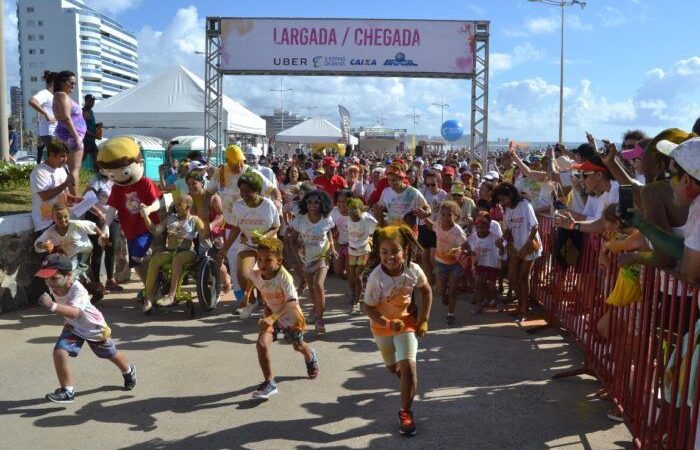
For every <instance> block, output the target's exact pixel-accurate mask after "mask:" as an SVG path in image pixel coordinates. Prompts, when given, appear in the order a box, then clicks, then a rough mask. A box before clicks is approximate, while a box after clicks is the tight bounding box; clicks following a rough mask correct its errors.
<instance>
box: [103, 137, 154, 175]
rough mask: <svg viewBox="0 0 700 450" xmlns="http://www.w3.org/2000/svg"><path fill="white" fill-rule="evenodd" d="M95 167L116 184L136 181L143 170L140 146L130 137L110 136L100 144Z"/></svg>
mask: <svg viewBox="0 0 700 450" xmlns="http://www.w3.org/2000/svg"><path fill="white" fill-rule="evenodd" d="M97 167H98V168H99V169H100V173H101V174H102V175H104V176H106V177H107V178H109V179H110V180H112V181H114V182H115V183H116V184H118V185H121V186H129V185H131V184H134V183H137V182H138V181H139V180H140V179H141V178H142V177H143V171H144V166H143V157H142V156H141V147H139V145H138V144H137V143H136V141H135V140H133V139H132V138H130V137H126V136H121V137H116V138H112V139H110V140H108V141H107V142H105V143H103V144H101V145H100V150H99V152H98V153H97Z"/></svg>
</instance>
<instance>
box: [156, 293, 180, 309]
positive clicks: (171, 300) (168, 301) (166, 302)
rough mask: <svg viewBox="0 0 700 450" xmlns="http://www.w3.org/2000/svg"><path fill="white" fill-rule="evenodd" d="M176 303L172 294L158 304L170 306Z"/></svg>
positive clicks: (157, 303)
mask: <svg viewBox="0 0 700 450" xmlns="http://www.w3.org/2000/svg"><path fill="white" fill-rule="evenodd" d="M174 302H175V296H174V295H170V294H165V295H164V296H162V297H161V298H160V299H159V300H158V301H157V302H156V305H158V306H170V305H172V304H173V303H174Z"/></svg>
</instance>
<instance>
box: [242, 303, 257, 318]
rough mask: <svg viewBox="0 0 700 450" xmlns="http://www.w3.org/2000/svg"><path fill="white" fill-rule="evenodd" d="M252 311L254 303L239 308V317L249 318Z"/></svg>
mask: <svg viewBox="0 0 700 450" xmlns="http://www.w3.org/2000/svg"><path fill="white" fill-rule="evenodd" d="M253 311H255V303H251V304H250V305H248V306H246V307H245V308H241V319H250V317H251V316H252V315H253Z"/></svg>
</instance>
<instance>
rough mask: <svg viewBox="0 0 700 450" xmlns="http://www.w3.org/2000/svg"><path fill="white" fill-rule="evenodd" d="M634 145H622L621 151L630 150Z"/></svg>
mask: <svg viewBox="0 0 700 450" xmlns="http://www.w3.org/2000/svg"><path fill="white" fill-rule="evenodd" d="M635 145H636V144H622V150H632V149H633V148H634V146H635Z"/></svg>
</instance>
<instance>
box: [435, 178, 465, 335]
mask: <svg viewBox="0 0 700 450" xmlns="http://www.w3.org/2000/svg"><path fill="white" fill-rule="evenodd" d="M454 186H455V185H453V186H452V187H453V188H454ZM459 215H460V207H459V205H458V204H457V203H455V202H453V201H452V200H447V201H446V202H444V203H443V204H442V205H440V210H439V212H438V219H437V222H435V223H433V222H432V221H431V220H430V219H426V223H428V224H430V225H431V226H432V227H433V231H435V234H436V235H437V246H436V249H435V262H436V264H437V286H438V292H439V293H440V296H441V297H442V303H443V304H444V305H447V318H446V321H447V325H449V326H452V325H454V324H455V323H456V319H455V309H456V308H457V294H458V291H459V284H460V280H461V279H462V278H464V268H463V267H462V265H461V264H459V261H457V252H458V251H459V249H460V248H461V247H462V244H464V243H465V242H466V241H467V235H466V233H465V232H464V229H462V227H461V226H459V224H458V223H457V220H458V219H459Z"/></svg>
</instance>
